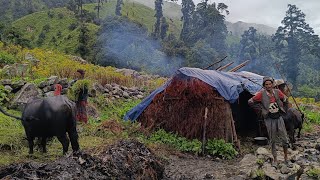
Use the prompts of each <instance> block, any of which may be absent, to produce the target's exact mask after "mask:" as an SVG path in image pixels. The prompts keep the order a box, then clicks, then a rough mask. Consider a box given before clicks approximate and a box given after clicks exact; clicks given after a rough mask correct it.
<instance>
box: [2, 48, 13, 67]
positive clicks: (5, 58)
mask: <svg viewBox="0 0 320 180" xmlns="http://www.w3.org/2000/svg"><path fill="white" fill-rule="evenodd" d="M14 62H15V58H14V56H13V55H12V54H8V53H6V52H4V51H0V64H13V63H14Z"/></svg>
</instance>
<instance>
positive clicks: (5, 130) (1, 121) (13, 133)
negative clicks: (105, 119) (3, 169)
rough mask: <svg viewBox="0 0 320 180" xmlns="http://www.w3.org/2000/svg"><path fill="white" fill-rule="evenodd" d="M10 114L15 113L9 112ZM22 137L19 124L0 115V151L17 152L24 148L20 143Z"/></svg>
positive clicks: (22, 131)
mask: <svg viewBox="0 0 320 180" xmlns="http://www.w3.org/2000/svg"><path fill="white" fill-rule="evenodd" d="M10 114H17V112H13V111H10ZM23 137H24V130H23V127H22V125H21V122H20V121H18V120H16V119H13V118H10V117H8V116H6V115H4V114H2V113H0V149H1V151H2V150H3V149H7V150H11V151H17V150H19V149H21V148H22V146H25V144H24V143H22V142H21V141H22V140H23ZM0 159H1V158H0Z"/></svg>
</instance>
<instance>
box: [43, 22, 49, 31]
mask: <svg viewBox="0 0 320 180" xmlns="http://www.w3.org/2000/svg"><path fill="white" fill-rule="evenodd" d="M50 28H51V27H50V25H49V24H46V25H44V26H43V27H42V31H44V32H49V31H50Z"/></svg>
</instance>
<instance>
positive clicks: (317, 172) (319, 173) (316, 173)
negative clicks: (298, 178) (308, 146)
mask: <svg viewBox="0 0 320 180" xmlns="http://www.w3.org/2000/svg"><path fill="white" fill-rule="evenodd" d="M307 175H308V176H309V177H312V178H315V179H319V178H320V169H319V168H312V169H310V170H309V171H307Z"/></svg>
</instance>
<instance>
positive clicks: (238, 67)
mask: <svg viewBox="0 0 320 180" xmlns="http://www.w3.org/2000/svg"><path fill="white" fill-rule="evenodd" d="M249 61H250V60H246V61H245V62H243V63H241V64H239V65H238V66H236V67H234V68H232V69H230V70H229V72H235V71H237V70H239V69H241V68H243V67H244V66H245V65H247V64H248V62H249Z"/></svg>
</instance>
